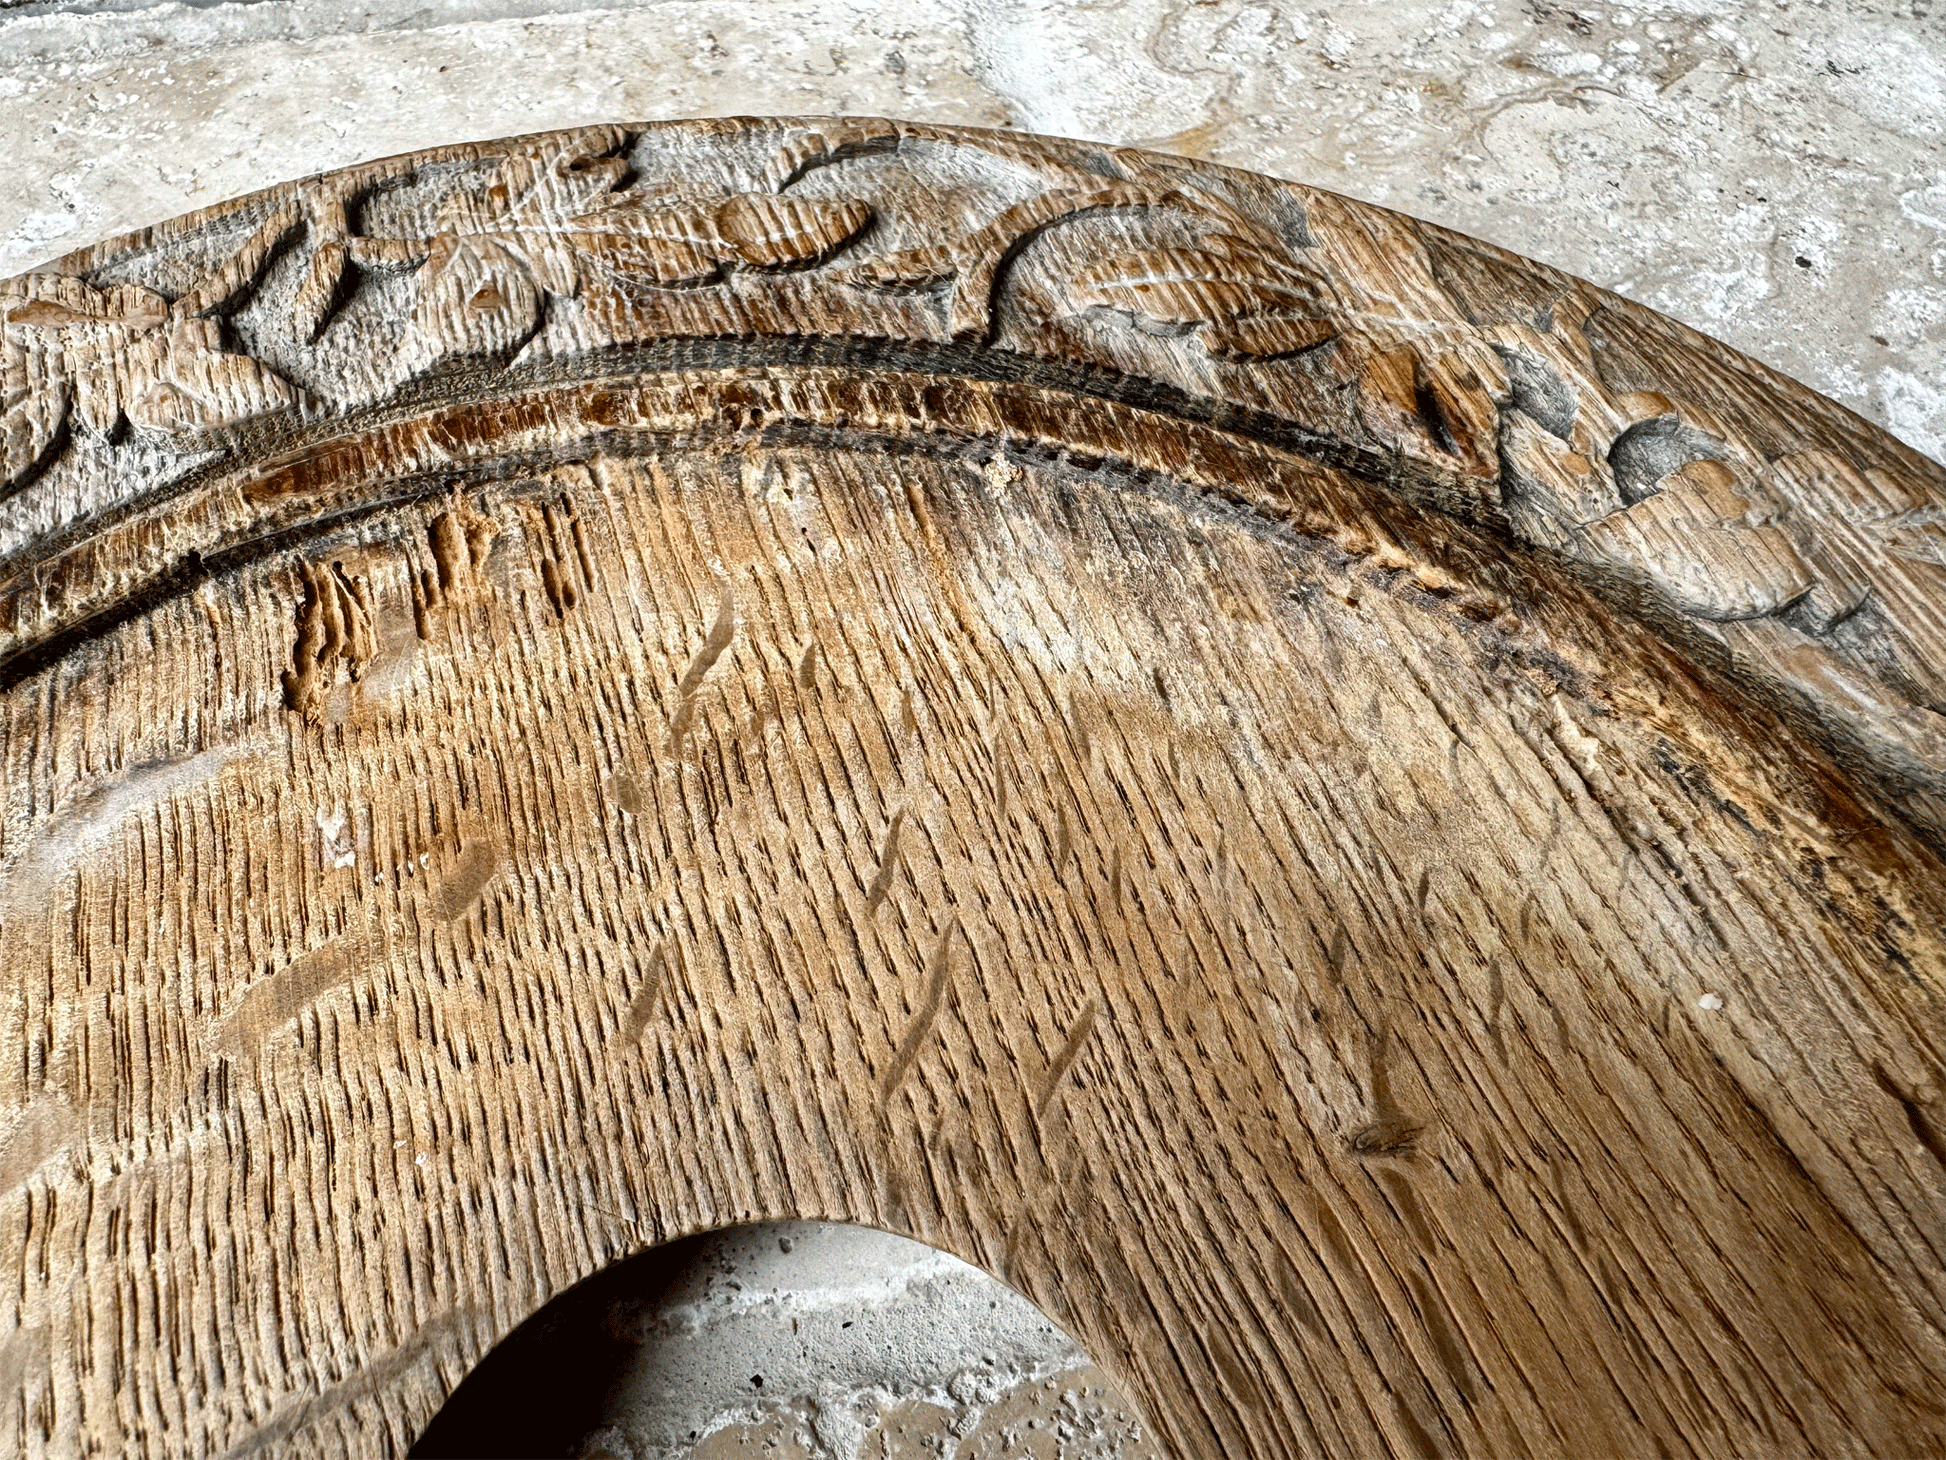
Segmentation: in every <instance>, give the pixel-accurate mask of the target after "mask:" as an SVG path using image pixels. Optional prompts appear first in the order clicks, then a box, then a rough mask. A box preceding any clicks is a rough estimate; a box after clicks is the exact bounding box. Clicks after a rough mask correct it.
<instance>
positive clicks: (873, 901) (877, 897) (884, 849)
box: [865, 806, 905, 916]
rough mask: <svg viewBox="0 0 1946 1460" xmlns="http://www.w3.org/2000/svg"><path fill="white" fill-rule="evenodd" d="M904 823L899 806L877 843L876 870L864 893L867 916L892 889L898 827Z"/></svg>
mask: <svg viewBox="0 0 1946 1460" xmlns="http://www.w3.org/2000/svg"><path fill="white" fill-rule="evenodd" d="M904 825H905V808H904V807H903V806H901V807H900V808H899V809H898V810H897V811H894V812H893V813H892V820H891V823H890V824H889V825H888V826H887V827H886V828H885V839H884V841H882V842H881V843H879V849H878V870H877V871H876V872H874V873H873V874H872V885H871V890H870V891H869V892H867V893H866V894H865V912H866V915H867V916H870V915H871V914H873V913H875V912H877V911H878V909H879V905H880V904H881V903H883V902H884V901H885V898H886V894H888V893H889V892H891V890H892V879H893V877H894V876H896V875H897V873H898V870H899V829H900V828H901V827H902V826H904Z"/></svg>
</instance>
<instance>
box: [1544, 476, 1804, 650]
mask: <svg viewBox="0 0 1946 1460" xmlns="http://www.w3.org/2000/svg"><path fill="white" fill-rule="evenodd" d="M1780 505H1781V504H1779V503H1777V502H1776V500H1775V499H1774V498H1772V497H1771V496H1770V495H1769V494H1768V493H1767V492H1765V491H1763V489H1762V488H1761V487H1759V486H1758V485H1757V484H1755V483H1751V482H1745V481H1741V480H1739V479H1738V477H1737V475H1736V473H1734V472H1732V471H1731V470H1730V469H1729V468H1728V467H1726V466H1724V465H1723V464H1722V463H1721V462H1717V461H1708V460H1700V461H1692V462H1690V463H1688V464H1687V465H1686V466H1683V467H1682V468H1680V469H1679V470H1677V471H1675V472H1673V473H1671V474H1670V475H1668V476H1666V477H1664V478H1663V479H1662V482H1661V484H1660V490H1658V491H1656V492H1655V493H1654V494H1653V495H1651V496H1647V497H1644V498H1643V499H1642V500H1641V501H1639V502H1637V503H1635V504H1634V505H1633V506H1631V507H1628V508H1627V509H1625V510H1623V511H1621V512H1616V513H1613V514H1611V515H1609V516H1607V517H1604V518H1602V519H1601V520H1600V521H1598V522H1594V523H1591V524H1589V526H1587V527H1586V528H1584V529H1583V530H1582V532H1581V534H1580V536H1581V540H1582V542H1583V543H1584V544H1585V545H1586V547H1587V549H1588V551H1589V553H1590V555H1591V556H1593V557H1594V558H1595V559H1597V560H1598V561H1603V562H1607V563H1610V564H1613V565H1614V566H1616V567H1620V568H1622V569H1624V570H1626V571H1629V572H1632V573H1634V574H1637V575H1640V576H1641V577H1644V578H1646V579H1648V580H1649V581H1650V582H1651V583H1653V584H1654V585H1655V586H1656V587H1657V588H1659V589H1660V590H1661V591H1662V592H1663V593H1664V594H1665V595H1666V596H1667V597H1668V599H1669V601H1670V602H1671V603H1673V604H1674V605H1675V606H1676V607H1677V608H1679V609H1681V610H1682V611H1683V612H1685V613H1690V614H1694V615H1695V616H1696V617H1698V618H1702V619H1713V620H1718V621H1729V620H1735V619H1748V618H1759V617H1762V616H1764V615H1766V614H1773V613H1776V612H1778V611H1779V610H1780V609H1782V608H1784V607H1785V606H1786V605H1787V604H1789V603H1791V602H1793V601H1794V600H1796V599H1797V598H1799V597H1801V596H1802V595H1804V594H1806V593H1808V592H1810V591H1811V589H1812V587H1813V586H1814V585H1815V584H1816V582H1817V575H1816V573H1815V572H1814V571H1813V569H1812V568H1811V566H1810V564H1809V563H1807V562H1806V561H1805V560H1804V557H1803V556H1802V554H1801V553H1800V552H1799V551H1798V547H1797V544H1796V542H1795V541H1793V539H1792V536H1791V534H1790V532H1789V531H1788V530H1787V529H1786V528H1785V527H1783V526H1782V525H1780V524H1779V522H1778V521H1777V518H1778V516H1779V508H1780Z"/></svg>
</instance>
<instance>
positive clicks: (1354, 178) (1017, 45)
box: [0, 0, 1946, 457]
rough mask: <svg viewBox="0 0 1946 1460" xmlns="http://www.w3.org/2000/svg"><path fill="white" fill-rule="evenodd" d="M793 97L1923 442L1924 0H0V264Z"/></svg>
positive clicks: (1931, 144) (1933, 415)
mask: <svg viewBox="0 0 1946 1460" xmlns="http://www.w3.org/2000/svg"><path fill="white" fill-rule="evenodd" d="M825 112H830V113H867V112H869V113H881V114H888V115H895V116H909V117H914V118H918V119H922V120H936V121H956V122H966V123H973V124H982V125H1003V126H1015V127H1021V128H1025V129H1028V130H1033V131H1040V132H1051V133H1059V134H1070V135H1085V136H1089V137H1093V138H1098V139H1103V140H1110V141H1123V142H1141V143H1144V144H1146V145H1150V146H1156V147H1160V148H1163V149H1165V150H1173V151H1177V152H1182V153H1186V154H1190V155H1194V156H1199V157H1208V158H1212V159H1214V160H1217V161H1221V162H1226V163H1232V164H1235V165H1237V166H1241V167H1247V168H1251V169H1254V170H1258V171H1263V172H1269V173H1273V174H1278V175H1282V176H1289V177H1294V178H1298V179H1301V180H1303V181H1306V182H1311V183H1316V184H1318V185H1321V186H1324V187H1330V188H1335V189H1338V190H1340V191H1342V192H1346V193H1349V194H1351V195H1353V196H1355V197H1359V198H1364V199H1366V200H1368V201H1372V202H1378V203H1383V204H1385V205H1387V206H1389V207H1394V208H1398V209H1401V210H1403V211H1406V212H1409V213H1412V214H1415V215H1417V216H1420V217H1424V218H1428V219H1431V220H1433V221H1435V222H1439V223H1443V224H1447V225H1449V226H1452V227H1456V228H1459V229H1462V230H1464V231H1466V232H1470V233H1474V234H1478V235H1480V236H1482V237H1485V238H1488V239H1491V240H1492V241H1494V242H1496V243H1500V244H1503V245H1505V246H1507V247H1509V248H1512V249H1514V250H1516V251H1517V252H1521V253H1525V254H1528V255H1530V256H1532V257H1535V258H1539V259H1543V260H1545V261H1547V262H1549V263H1553V264H1556V265H1559V266H1561V267H1564V268H1566V269H1569V270H1571V271H1573V272H1575V273H1578V274H1582V275H1585V276H1586V277H1588V278H1591V279H1593V280H1595V281H1596V282H1598V283H1601V284H1605V285H1608V286H1610V287H1613V288H1617V289H1619V290H1621V292H1623V293H1625V294H1629V295H1631V296H1633V297H1635V298H1637V299H1640V300H1642V301H1643V302H1645V303H1647V304H1650V305H1652V306H1653V307H1655V308H1657V309H1660V310H1663V311H1665V312H1667V313H1669V314H1672V315H1674V316H1675V317H1677V318H1679V319H1682V320H1684V321H1686V322H1688V323H1690V324H1694V325H1696V326H1697V327H1699V328H1701V329H1704V330H1706V331H1708V332H1710V333H1711V334H1714V335H1716V336H1718V337H1719V338H1721V339H1724V340H1726V341H1728V342H1729V343H1730V344H1732V345H1735V346H1736V347H1737V348H1739V349H1742V350H1745V351H1748V352H1749V353H1751V354H1753V355H1756V356H1757V357H1758V358H1760V359H1763V360H1765V361H1767V362H1769V363H1771V364H1773V365H1776V366H1778V367H1779V368H1781V369H1783V370H1785V371H1786V372H1788V373H1790V374H1792V375H1794V376H1796V377H1798V378H1799V379H1801V380H1804V381H1806V382H1807V383H1809V384H1811V385H1813V386H1815V387H1816V388H1817V389H1819V390H1822V391H1824V392H1825V393H1827V394H1829V395H1831V396H1833V397H1835V398H1836V399H1838V400H1840V401H1842V402H1844V403H1845V404H1846V405H1849V406H1851V407H1852V408H1853V409H1855V410H1858V411H1859V412H1861V413H1862V414H1864V415H1865V416H1867V417H1869V418H1871V419H1873V420H1876V421H1879V422H1881V423H1882V424H1884V425H1886V426H1888V427H1889V428H1890V429H1891V430H1892V431H1893V432H1894V433H1895V434H1897V435H1899V436H1901V437H1902V438H1904V439H1905V440H1906V441H1908V442H1910V443H1911V444H1913V445H1915V446H1917V447H1919V448H1920V449H1921V450H1924V451H1927V452H1929V453H1931V454H1932V455H1934V456H1936V457H1938V456H1946V378H1943V377H1946V372H1943V371H1942V369H1941V366H1942V362H1946V9H1942V8H1941V7H1939V6H1938V5H1936V4H1934V3H1932V0H1895V3H1876V0H1832V3H1815V4H1806V3H1754V0H1722V3H1716V0H1707V3H1706V0H1676V3H1658V4H1646V5H1627V6H1622V5H1610V4H1579V5H1567V4H1553V3H1546V0H1528V3H1526V4H1520V3H1516V0H1452V3H1421V4H1414V5H1383V6H1381V5H1316V6H1294V5H1286V4H1251V3H1238V0H1214V3H1196V0H1119V3H1100V4H1093V5H1086V6H1083V5H1069V4H1060V3H1050V0H904V3H901V4H899V5H896V6H882V7H874V10H873V14H872V15H871V16H870V17H869V18H862V19H861V17H860V14H859V10H858V7H856V6H853V5H847V4H839V3H835V0H782V3H768V4H764V5H761V6H751V5H732V4H728V3H726V0H667V3H653V4H643V3H628V0H618V3H616V4H613V5H610V6H607V7H603V8H592V7H589V6H587V5H585V4H580V3H576V0H431V3H424V0H369V3H345V0H328V3H305V4H303V5H298V4H293V3H288V0H260V3H255V4H228V5H207V6H205V5H198V6H184V5H180V4H163V5H148V4H143V3H141V0H82V3H62V0H29V3H27V4H24V5H14V6H11V7H9V6H6V5H4V4H0V143H4V145H5V147H6V152H7V155H8V157H9V158H10V159H11V161H12V164H13V167H12V171H11V172H10V175H9V180H8V185H7V187H6V188H5V189H4V192H0V275H5V274H9V273H13V272H15V271H17V270H20V269H23V268H26V267H28V266H30V265H32V264H33V263H35V262H36V261H38V260H39V259H41V258H44V257H47V256H49V255H52V254H55V253H59V252H62V251H64V250H66V249H68V248H71V247H74V246H75V245H77V244H81V243H85V242H87V241H89V240H90V239H92V238H95V237H98V236H100V235H102V234H104V233H108V232H112V231H115V230H119V229H124V228H131V227H136V226H140V225H141V224H144V223H147V222H150V221H153V220H155V219H158V218H162V217H167V216H170V215H173V214H176V213H180V212H182V211H184V210H186V209H188V208H191V207H194V206H197V205H199V204H201V203H206V202H211V201H214V200H216V199H218V198H222V197H227V196H230V195H233V194H236V193H240V192H245V191H248V190H251V189H254V188H257V187H261V186H263V185H265V184H267V183H271V182H275V181H278V180H281V179H283V178H286V177H290V176H294V175H298V174H302V173H305V172H310V171H315V170H319V169H323V168H328V167H337V166H340V165H343V164H345V163H349V162H353V161H357V160H359V159H362V158H365V157H369V156H372V155H374V154H378V153H385V152H396V151H404V150H407V149H410V148H416V147H424V146H428V145H433V144H436V143H441V142H449V141H453V140H457V139H461V138H470V137H491V136H496V135H503V134H507V133H512V132H520V131H529V130H537V129H541V128H547V127H560V126H569V125H574V124H579V123H584V122H592V121H606V120H613V119H617V118H637V117H671V116H709V115H723V114H732V113H825Z"/></svg>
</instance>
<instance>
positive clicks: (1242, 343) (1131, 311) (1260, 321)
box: [1074, 233, 1338, 359]
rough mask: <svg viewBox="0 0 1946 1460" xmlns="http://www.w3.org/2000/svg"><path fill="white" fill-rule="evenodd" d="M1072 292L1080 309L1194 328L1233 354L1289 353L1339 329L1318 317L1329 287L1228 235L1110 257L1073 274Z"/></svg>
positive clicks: (1213, 346)
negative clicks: (1111, 312)
mask: <svg viewBox="0 0 1946 1460" xmlns="http://www.w3.org/2000/svg"><path fill="white" fill-rule="evenodd" d="M1074 290H1075V301H1076V303H1078V304H1079V305H1081V306H1082V307H1083V308H1085V309H1107V310H1113V311H1116V312H1118V313H1122V314H1127V315H1130V316H1132V317H1133V318H1134V319H1135V320H1136V321H1137V323H1138V324H1140V323H1143V322H1146V323H1147V324H1148V326H1149V327H1151V328H1155V329H1157V330H1158V331H1159V332H1161V333H1169V334H1176V333H1183V332H1185V331H1187V330H1190V329H1198V338H1200V339H1201V340H1202V342H1203V345H1204V347H1205V348H1207V349H1208V350H1209V351H1210V352H1211V353H1212V354H1217V355H1223V356H1227V357H1230V358H1233V359H1268V358H1274V357H1276V356H1281V355H1294V354H1297V353H1299V352H1300V351H1303V350H1309V349H1312V348H1314V347H1315V346H1318V345H1321V344H1323V343H1325V342H1326V341H1327V340H1330V339H1333V338H1335V337H1336V335H1337V333H1338V330H1337V327H1336V326H1335V325H1333V324H1332V323H1330V321H1329V320H1327V319H1326V318H1325V317H1324V311H1325V307H1326V300H1327V299H1328V298H1329V295H1330V289H1329V286H1328V285H1326V284H1325V282H1324V280H1323V279H1322V278H1320V277H1319V276H1318V275H1316V274H1315V273H1313V272H1311V271H1310V270H1309V269H1307V268H1305V267H1304V266H1303V265H1302V264H1300V263H1298V262H1297V261H1296V260H1295V259H1291V258H1287V257H1286V258H1280V257H1277V256H1276V255H1274V254H1273V253H1272V252H1271V251H1270V250H1268V249H1266V248H1264V247H1262V246H1260V245H1258V244H1256V243H1252V242H1247V241H1245V240H1244V239H1241V238H1238V237H1236V236H1234V235H1232V234H1228V233H1214V234H1210V235H1207V236H1205V237H1204V238H1203V239H1202V240H1201V241H1200V243H1199V244H1198V245H1197V246H1194V247H1188V246H1182V245H1157V246H1153V247H1138V248H1134V249H1128V250H1124V251H1122V252H1119V253H1114V254H1111V255H1109V256H1108V257H1107V258H1105V259H1103V260H1101V261H1100V262H1099V263H1095V264H1091V265H1089V266H1088V267H1087V268H1085V269H1083V270H1082V271H1081V272H1080V273H1079V274H1078V275H1076V277H1075V281H1074ZM1199 327H1200V328H1199Z"/></svg>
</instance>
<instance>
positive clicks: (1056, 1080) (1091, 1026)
mask: <svg viewBox="0 0 1946 1460" xmlns="http://www.w3.org/2000/svg"><path fill="white" fill-rule="evenodd" d="M1100 1013H1101V1000H1100V999H1098V998H1093V997H1091V998H1089V1000H1088V1002H1087V1004H1086V1005H1085V1006H1084V1007H1083V1008H1082V1010H1081V1013H1080V1014H1079V1015H1078V1016H1077V1017H1076V1018H1075V1021H1074V1027H1073V1028H1071V1029H1069V1030H1068V1037H1067V1038H1066V1039H1065V1040H1063V1041H1062V1042H1061V1048H1060V1050H1059V1052H1058V1053H1056V1054H1055V1056H1054V1063H1053V1064H1051V1065H1049V1066H1048V1067H1047V1077H1046V1079H1044V1080H1043V1081H1042V1082H1041V1091H1040V1094H1039V1096H1037V1097H1036V1098H1035V1100H1034V1114H1035V1116H1037V1117H1039V1116H1044V1115H1046V1114H1047V1110H1048V1107H1049V1106H1050V1105H1052V1104H1053V1103H1054V1098H1055V1096H1057V1095H1059V1094H1060V1093H1061V1082H1062V1081H1063V1080H1065V1079H1066V1078H1067V1075H1068V1071H1069V1070H1071V1069H1073V1068H1074V1062H1075V1061H1076V1060H1077V1059H1079V1058H1081V1051H1082V1049H1083V1048H1084V1047H1086V1045H1087V1043H1088V1038H1089V1036H1090V1035H1092V1034H1093V1033H1094V1032H1095V1020H1096V1018H1097V1017H1098V1016H1099V1015H1100Z"/></svg>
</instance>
